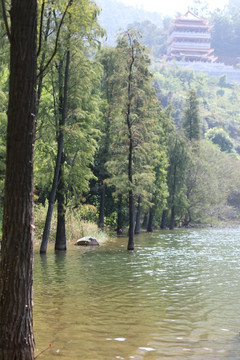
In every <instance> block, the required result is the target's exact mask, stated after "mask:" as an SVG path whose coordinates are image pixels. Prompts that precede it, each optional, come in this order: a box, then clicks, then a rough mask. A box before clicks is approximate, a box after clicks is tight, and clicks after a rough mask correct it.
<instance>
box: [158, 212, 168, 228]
mask: <svg viewBox="0 0 240 360" xmlns="http://www.w3.org/2000/svg"><path fill="white" fill-rule="evenodd" d="M160 227H161V229H162V230H164V229H166V228H167V210H163V213H162V221H161V226H160Z"/></svg>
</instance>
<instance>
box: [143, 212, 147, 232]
mask: <svg viewBox="0 0 240 360" xmlns="http://www.w3.org/2000/svg"><path fill="white" fill-rule="evenodd" d="M147 225H148V214H147V213H145V214H144V218H143V223H142V228H143V229H147Z"/></svg>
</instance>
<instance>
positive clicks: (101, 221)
mask: <svg viewBox="0 0 240 360" xmlns="http://www.w3.org/2000/svg"><path fill="white" fill-rule="evenodd" d="M105 194H106V184H105V182H104V181H103V183H102V186H101V198H100V211H99V227H100V229H102V230H104V208H105Z"/></svg>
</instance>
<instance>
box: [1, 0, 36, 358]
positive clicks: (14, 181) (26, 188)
mask: <svg viewBox="0 0 240 360" xmlns="http://www.w3.org/2000/svg"><path fill="white" fill-rule="evenodd" d="M10 17H11V34H10V39H11V48H10V80H9V104H8V129H7V159H6V181H5V195H4V216H3V236H2V253H1V265H0V266H1V268H0V274H1V277H0V360H33V359H34V339H33V324H32V282H33V228H34V225H33V149H34V140H35V122H36V119H35V117H36V116H35V114H36V67H37V64H36V36H37V28H36V26H37V1H36V0H12V2H11V11H10Z"/></svg>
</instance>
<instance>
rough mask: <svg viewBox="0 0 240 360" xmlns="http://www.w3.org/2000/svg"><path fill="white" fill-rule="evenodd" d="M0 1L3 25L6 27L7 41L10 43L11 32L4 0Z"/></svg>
mask: <svg viewBox="0 0 240 360" xmlns="http://www.w3.org/2000/svg"><path fill="white" fill-rule="evenodd" d="M1 3H2V10H3V20H4V24H5V27H6V32H7V37H8V40H9V42H10V43H11V41H12V40H11V33H10V30H9V26H8V21H7V13H6V7H5V1H4V0H1Z"/></svg>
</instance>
